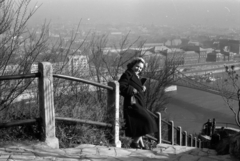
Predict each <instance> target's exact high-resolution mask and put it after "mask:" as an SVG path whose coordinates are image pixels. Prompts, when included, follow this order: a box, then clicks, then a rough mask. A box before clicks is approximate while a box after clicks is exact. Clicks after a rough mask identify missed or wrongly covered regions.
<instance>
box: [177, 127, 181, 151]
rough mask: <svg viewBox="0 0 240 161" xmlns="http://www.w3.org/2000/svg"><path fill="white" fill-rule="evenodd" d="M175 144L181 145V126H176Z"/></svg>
mask: <svg viewBox="0 0 240 161" xmlns="http://www.w3.org/2000/svg"><path fill="white" fill-rule="evenodd" d="M177 144H178V145H180V146H182V127H181V126H178V130H177Z"/></svg>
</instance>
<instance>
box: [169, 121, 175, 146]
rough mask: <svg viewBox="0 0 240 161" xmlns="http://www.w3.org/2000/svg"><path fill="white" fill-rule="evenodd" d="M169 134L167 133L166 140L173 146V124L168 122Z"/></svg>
mask: <svg viewBox="0 0 240 161" xmlns="http://www.w3.org/2000/svg"><path fill="white" fill-rule="evenodd" d="M169 123H170V125H169V128H170V132H169V133H168V139H169V140H171V143H172V145H174V122H173V121H169Z"/></svg>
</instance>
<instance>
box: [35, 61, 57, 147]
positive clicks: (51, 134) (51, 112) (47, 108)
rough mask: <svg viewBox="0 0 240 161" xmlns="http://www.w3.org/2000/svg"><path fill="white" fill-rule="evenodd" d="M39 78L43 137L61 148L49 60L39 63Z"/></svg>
mask: <svg viewBox="0 0 240 161" xmlns="http://www.w3.org/2000/svg"><path fill="white" fill-rule="evenodd" d="M38 71H39V72H40V74H41V76H40V78H39V83H38V89H39V108H40V109H39V111H40V118H41V123H42V125H41V126H42V130H43V131H42V134H43V136H42V139H43V141H44V142H45V143H46V144H47V145H48V146H50V147H52V148H59V141H58V139H57V138H56V135H55V109H54V99H53V76H52V73H53V70H52V65H51V64H50V63H48V62H42V63H39V64H38Z"/></svg>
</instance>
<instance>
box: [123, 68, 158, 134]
mask: <svg viewBox="0 0 240 161" xmlns="http://www.w3.org/2000/svg"><path fill="white" fill-rule="evenodd" d="M119 83H120V93H121V95H122V96H123V97H124V107H123V109H124V119H125V123H126V124H125V128H126V131H125V134H126V136H129V137H139V136H144V135H145V134H150V133H154V132H157V130H158V128H157V124H156V120H154V118H153V117H152V116H151V115H150V114H149V112H148V111H147V109H146V102H145V97H144V92H143V85H142V83H141V81H140V79H139V78H138V77H137V76H136V74H135V73H134V72H133V71H132V70H126V71H125V72H124V73H123V74H122V76H121V78H120V79H119ZM134 88H135V89H137V91H138V93H137V94H134V92H133V89H134ZM132 95H134V96H135V98H136V100H137V101H136V104H134V105H131V96H132Z"/></svg>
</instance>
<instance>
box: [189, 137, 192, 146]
mask: <svg viewBox="0 0 240 161" xmlns="http://www.w3.org/2000/svg"><path fill="white" fill-rule="evenodd" d="M189 136H190V147H193V136H192V134H190V135H189Z"/></svg>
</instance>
